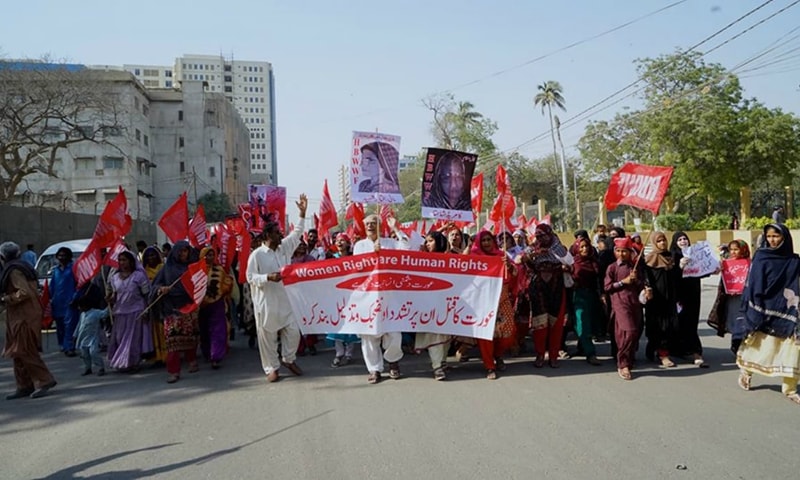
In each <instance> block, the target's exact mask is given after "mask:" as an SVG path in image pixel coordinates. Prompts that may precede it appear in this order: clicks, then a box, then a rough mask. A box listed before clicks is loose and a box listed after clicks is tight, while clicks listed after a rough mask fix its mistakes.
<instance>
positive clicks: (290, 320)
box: [247, 194, 308, 382]
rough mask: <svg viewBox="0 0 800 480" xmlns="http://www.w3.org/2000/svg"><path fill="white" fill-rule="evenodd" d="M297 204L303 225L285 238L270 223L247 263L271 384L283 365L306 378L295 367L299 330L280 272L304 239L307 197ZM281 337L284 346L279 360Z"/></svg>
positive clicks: (260, 344)
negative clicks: (260, 243) (262, 241)
mask: <svg viewBox="0 0 800 480" xmlns="http://www.w3.org/2000/svg"><path fill="white" fill-rule="evenodd" d="M296 204H297V209H298V210H299V212H300V221H298V222H297V225H296V226H295V227H294V230H292V232H291V233H290V234H289V235H288V236H287V237H286V238H284V237H283V234H282V233H281V229H280V225H278V224H277V223H276V222H269V223H267V226H266V227H264V243H263V244H262V245H261V246H259V247H258V248H256V249H255V251H253V253H252V254H250V259H249V260H248V261H247V282H248V283H249V284H250V288H251V292H252V297H253V310H254V314H255V320H256V336H257V337H258V350H259V354H260V356H261V366H262V367H263V368H264V373H266V374H267V380H269V381H270V382H277V381H278V378H279V375H278V369H280V367H281V365H283V366H285V367H286V368H287V369H288V370H289V371H290V372H292V373H293V374H295V375H302V374H303V371H302V370H301V369H300V367H299V366H298V365H297V364H296V363H295V358H296V355H297V346H298V344H299V343H300V327H299V326H298V325H297V321H296V319H295V316H294V313H293V311H292V306H291V304H290V303H289V297H288V296H287V295H286V289H285V287H284V286H283V281H282V280H283V279H282V277H281V269H282V268H283V267H284V266H286V265H288V264H290V263H291V261H292V254H293V253H294V251H295V250H296V249H297V246H298V245H299V244H300V242H301V241H302V237H303V228H304V226H305V218H306V208H307V207H308V198H307V197H306V195H305V194H301V195H300V200H299V201H298V202H296ZM278 337H280V345H281V352H280V357H279V356H278Z"/></svg>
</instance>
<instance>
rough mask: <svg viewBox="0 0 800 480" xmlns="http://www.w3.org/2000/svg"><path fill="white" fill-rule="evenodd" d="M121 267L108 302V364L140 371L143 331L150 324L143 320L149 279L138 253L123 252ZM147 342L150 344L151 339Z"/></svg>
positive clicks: (111, 284) (114, 276)
mask: <svg viewBox="0 0 800 480" xmlns="http://www.w3.org/2000/svg"><path fill="white" fill-rule="evenodd" d="M117 261H118V262H119V268H118V269H117V271H116V272H114V273H113V274H112V275H111V278H110V279H109V281H108V286H107V288H108V290H107V293H108V295H107V297H106V301H107V302H108V305H109V306H110V307H111V312H112V314H113V319H114V320H113V324H112V326H111V338H110V339H109V341H108V365H109V367H111V368H116V369H117V370H118V371H120V372H123V373H132V372H136V371H138V370H139V362H140V361H141V359H142V353H143V350H144V348H143V344H142V343H143V342H142V341H143V333H144V331H145V330H146V331H147V333H148V334H149V333H150V330H149V323H146V322H145V321H143V315H142V312H144V309H145V308H147V298H148V296H149V295H150V281H149V280H147V275H145V273H144V269H143V268H142V266H141V265H140V264H139V262H138V260H137V259H136V256H135V255H134V254H133V253H131V252H129V251H127V250H126V251H124V252H120V254H119V257H118V259H117ZM147 343H148V344H149V343H151V342H150V341H149V339H148V342H147Z"/></svg>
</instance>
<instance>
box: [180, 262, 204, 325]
mask: <svg viewBox="0 0 800 480" xmlns="http://www.w3.org/2000/svg"><path fill="white" fill-rule="evenodd" d="M181 285H183V288H184V289H186V293H188V294H189V296H190V297H192V300H193V301H192V303H189V304H188V305H186V306H184V307H182V308H180V309H179V310H180V311H181V312H182V313H191V312H193V311H194V310H195V309H197V307H199V306H200V302H202V301H203V297H205V296H206V287H207V286H208V272H207V271H206V261H205V259H203V258H201V259H200V260H199V261H197V262H195V263H192V264H190V265H189V267H188V268H187V269H186V272H185V273H184V274H183V275H181Z"/></svg>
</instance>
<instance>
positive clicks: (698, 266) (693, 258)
mask: <svg viewBox="0 0 800 480" xmlns="http://www.w3.org/2000/svg"><path fill="white" fill-rule="evenodd" d="M683 256H684V257H685V258H688V259H689V263H688V264H687V265H686V266H685V267H683V276H684V277H704V276H706V275H711V274H712V273H715V272H716V271H717V270H718V269H719V259H718V258H717V256H716V255H715V254H714V249H712V248H711V244H710V243H708V242H706V241H700V242H697V243H695V244H693V245H689V246H688V247H686V248H684V249H683Z"/></svg>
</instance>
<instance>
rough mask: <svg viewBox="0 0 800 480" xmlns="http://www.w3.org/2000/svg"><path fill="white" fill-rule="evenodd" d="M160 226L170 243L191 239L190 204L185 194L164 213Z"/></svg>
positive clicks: (159, 222)
mask: <svg viewBox="0 0 800 480" xmlns="http://www.w3.org/2000/svg"><path fill="white" fill-rule="evenodd" d="M158 226H159V227H161V230H163V231H164V233H165V234H166V235H167V238H168V239H169V241H170V242H172V243H176V242H178V241H179V240H184V239H186V238H188V237H189V202H188V200H187V198H186V192H183V193H182V194H181V196H180V197H178V199H177V200H175V203H173V204H172V206H171V207H169V208H168V209H167V211H166V212H164V215H162V216H161V219H160V220H159V221H158Z"/></svg>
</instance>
